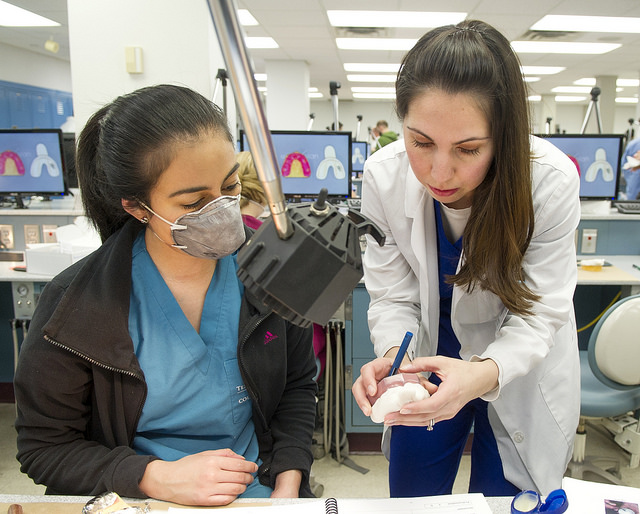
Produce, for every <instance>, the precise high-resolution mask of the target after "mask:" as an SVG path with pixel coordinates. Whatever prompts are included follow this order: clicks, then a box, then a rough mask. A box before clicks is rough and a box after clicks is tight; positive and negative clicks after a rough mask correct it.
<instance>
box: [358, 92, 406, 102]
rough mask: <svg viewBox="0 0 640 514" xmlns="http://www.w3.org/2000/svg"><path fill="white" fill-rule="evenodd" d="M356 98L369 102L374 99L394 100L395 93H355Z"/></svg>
mask: <svg viewBox="0 0 640 514" xmlns="http://www.w3.org/2000/svg"><path fill="white" fill-rule="evenodd" d="M353 97H354V98H364V99H368V100H374V99H391V100H392V99H394V98H395V97H396V94H395V93H353Z"/></svg>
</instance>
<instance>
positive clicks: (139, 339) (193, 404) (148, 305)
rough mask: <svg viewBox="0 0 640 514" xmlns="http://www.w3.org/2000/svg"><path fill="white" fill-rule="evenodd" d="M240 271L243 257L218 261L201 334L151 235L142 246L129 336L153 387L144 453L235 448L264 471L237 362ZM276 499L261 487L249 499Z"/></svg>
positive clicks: (143, 428) (145, 415)
mask: <svg viewBox="0 0 640 514" xmlns="http://www.w3.org/2000/svg"><path fill="white" fill-rule="evenodd" d="M236 271H237V262H236V256H235V255H230V256H228V257H225V258H223V259H220V260H218V263H217V265H216V270H215V273H214V274H213V278H212V280H211V283H210V284H209V289H208V290H207V294H206V297H205V302H204V308H203V312H202V320H201V322H200V333H198V332H197V331H196V330H195V329H194V328H193V326H192V325H191V323H190V322H189V320H188V319H187V317H186V316H185V315H184V313H183V312H182V309H181V308H180V305H179V304H178V302H177V301H176V299H175V298H174V296H173V294H172V293H171V290H170V289H169V287H168V286H167V284H166V283H165V281H164V279H163V278H162V275H160V272H159V271H158V269H157V268H156V266H155V264H154V262H153V260H152V259H151V257H150V255H149V254H148V253H147V250H146V245H145V240H144V231H143V232H142V233H141V234H140V235H139V236H138V238H137V239H136V241H135V242H134V246H133V263H132V271H131V278H132V287H131V306H130V310H129V332H130V334H131V338H132V340H133V345H134V351H135V353H136V356H137V357H138V360H139V362H140V366H141V367H142V370H143V371H144V375H145V380H146V382H147V386H148V394H147V398H146V401H145V404H144V407H143V410H142V415H141V417H140V421H139V423H138V429H137V433H136V436H135V439H134V442H133V448H134V449H135V450H136V452H137V453H139V454H144V455H155V456H157V457H159V458H160V459H162V460H166V461H174V460H178V459H180V458H182V457H185V456H187V455H192V454H194V453H199V452H202V451H205V450H217V449H223V448H230V449H231V450H233V451H234V452H236V453H238V454H239V455H243V456H244V457H245V458H246V459H247V460H250V461H253V462H256V463H258V464H260V462H259V459H258V441H257V438H256V434H255V428H254V424H253V420H252V417H251V415H252V408H251V398H250V397H249V394H248V393H247V391H246V387H245V385H244V383H243V381H242V377H241V375H240V370H239V368H238V360H237V348H238V319H239V316H240V302H241V299H242V294H243V287H242V283H241V282H240V281H239V280H238V278H237V276H236ZM270 494H271V489H269V488H266V487H264V486H261V485H260V484H259V483H258V481H257V480H254V482H253V483H252V484H251V485H250V486H249V487H248V488H247V491H246V492H245V493H244V495H243V496H245V497H247V496H249V497H250V496H255V497H268V496H269V495H270Z"/></svg>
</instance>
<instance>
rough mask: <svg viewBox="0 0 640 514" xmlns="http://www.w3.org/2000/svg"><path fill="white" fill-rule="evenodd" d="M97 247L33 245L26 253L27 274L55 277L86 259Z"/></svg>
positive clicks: (55, 244) (56, 244)
mask: <svg viewBox="0 0 640 514" xmlns="http://www.w3.org/2000/svg"><path fill="white" fill-rule="evenodd" d="M94 250H95V247H86V246H73V245H65V248H64V249H63V247H62V245H60V244H58V243H53V244H32V245H29V248H27V249H26V251H25V261H26V264H27V273H35V274H38V275H49V276H55V275H57V274H58V273H60V272H61V271H62V270H64V269H65V268H68V267H69V266H71V264H73V263H74V262H77V261H79V260H80V259H82V258H83V257H86V256H87V255H89V254H90V253H91V252H93V251H94Z"/></svg>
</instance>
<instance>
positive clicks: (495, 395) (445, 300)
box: [352, 20, 580, 496]
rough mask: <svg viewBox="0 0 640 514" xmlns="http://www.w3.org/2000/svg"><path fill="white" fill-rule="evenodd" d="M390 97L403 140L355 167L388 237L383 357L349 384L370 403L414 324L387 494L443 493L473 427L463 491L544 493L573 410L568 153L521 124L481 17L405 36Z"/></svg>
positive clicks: (383, 256)
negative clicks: (406, 47)
mask: <svg viewBox="0 0 640 514" xmlns="http://www.w3.org/2000/svg"><path fill="white" fill-rule="evenodd" d="M396 111H397V113H398V116H399V118H400V120H402V126H403V135H404V137H403V139H402V140H400V141H397V142H395V143H391V144H390V145H387V146H385V147H384V148H382V149H381V150H379V151H378V152H376V153H375V154H374V155H373V156H372V157H370V158H369V159H367V162H366V164H365V172H364V174H363V177H364V178H363V181H364V182H363V192H362V213H363V214H364V215H365V216H367V217H369V218H370V219H371V220H372V221H373V222H375V223H376V224H377V225H378V226H379V227H380V228H381V229H382V230H383V232H384V233H385V236H386V244H385V245H384V246H383V247H379V246H378V245H375V244H373V243H370V244H369V245H368V246H367V251H366V252H365V254H364V261H363V264H364V282H365V285H366V287H367V290H368V292H369V295H370V297H371V302H370V305H369V310H368V320H369V328H370V335H371V341H372V342H373V344H374V349H375V353H376V355H378V358H377V359H375V360H373V361H372V362H370V363H367V364H365V365H364V366H363V367H362V369H361V375H360V377H359V378H358V379H357V380H356V382H355V383H354V385H353V388H352V393H353V395H354V398H355V399H356V401H357V403H358V405H359V406H360V409H361V410H362V411H363V413H364V414H365V415H369V414H370V412H371V404H370V401H369V399H368V396H367V395H370V396H373V395H374V394H375V393H376V391H377V387H378V385H377V384H378V381H379V380H381V379H382V378H383V377H386V376H387V375H388V374H389V370H390V368H391V364H392V360H393V358H394V357H395V356H396V354H397V352H398V347H399V345H400V342H401V341H402V340H403V336H404V334H405V332H406V331H410V332H412V333H413V334H415V336H414V338H413V340H412V342H411V344H410V346H409V350H408V352H407V354H406V356H405V358H404V360H403V364H402V366H401V368H400V371H401V372H406V373H418V374H420V377H421V380H422V383H423V386H424V387H425V388H426V389H427V390H428V392H429V393H430V397H428V398H426V399H423V400H420V401H416V402H410V403H408V404H405V405H404V406H403V407H402V408H401V409H400V410H399V411H397V412H389V413H387V414H386V417H385V419H384V423H385V425H386V429H387V430H385V434H384V436H385V437H384V444H383V449H384V451H385V454H386V455H387V456H388V458H389V461H390V462H389V485H390V492H391V495H392V496H429V495H439V494H450V493H451V491H452V487H453V483H454V480H455V478H456V474H457V472H458V467H459V464H460V458H461V456H462V454H463V451H464V449H465V445H466V443H467V439H468V437H469V434H470V431H471V428H472V427H473V442H472V448H471V476H470V482H469V491H470V492H481V493H483V494H485V495H486V496H514V495H515V494H516V493H518V492H520V491H521V490H523V489H532V490H536V491H538V492H539V493H540V494H541V495H547V494H548V493H549V492H551V491H552V490H553V489H557V488H560V487H561V486H562V477H563V475H564V473H565V471H566V467H567V463H568V462H569V460H570V458H571V455H572V450H573V440H574V437H575V432H576V429H577V426H578V420H579V417H580V361H579V356H578V341H577V333H576V323H575V314H574V307H573V294H574V290H575V286H576V281H577V267H576V248H575V243H574V239H575V231H576V228H577V226H578V223H579V221H580V199H579V177H578V174H577V173H576V170H575V166H574V165H573V163H572V162H571V160H570V159H569V158H568V157H567V156H566V155H565V154H563V153H562V152H560V151H559V150H558V149H557V148H556V147H554V146H553V145H552V144H551V143H549V142H548V141H545V140H542V139H539V138H536V137H533V136H530V125H529V117H528V116H529V113H528V107H527V90H526V87H525V83H524V81H523V77H522V72H521V69H520V63H519V61H518V58H517V57H516V55H515V53H514V52H513V49H512V48H511V46H510V44H509V41H508V40H507V39H506V38H505V37H504V36H503V35H502V34H501V33H500V32H498V31H497V30H496V29H494V28H493V27H491V26H490V25H488V24H486V23H483V22H481V21H475V20H466V21H463V22H461V23H460V24H458V25H456V26H446V27H440V28H437V29H434V30H432V31H430V32H428V33H427V34H425V35H424V36H423V37H422V38H421V39H420V40H419V41H418V42H417V43H416V45H415V46H414V47H413V49H411V50H410V51H409V52H408V54H407V55H406V56H405V58H404V59H403V62H402V67H401V69H400V72H399V73H398V77H397V80H396ZM368 237H369V236H368ZM427 377H428V378H427Z"/></svg>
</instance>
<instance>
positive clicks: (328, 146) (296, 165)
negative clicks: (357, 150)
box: [241, 130, 351, 202]
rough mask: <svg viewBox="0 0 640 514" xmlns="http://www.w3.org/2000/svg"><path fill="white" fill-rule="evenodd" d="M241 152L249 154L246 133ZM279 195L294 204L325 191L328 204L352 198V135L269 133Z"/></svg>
mask: <svg viewBox="0 0 640 514" xmlns="http://www.w3.org/2000/svg"><path fill="white" fill-rule="evenodd" d="M241 141H242V150H247V151H250V150H251V149H250V148H249V141H248V139H247V135H246V133H244V132H242V133H241ZM271 141H272V142H273V147H274V150H275V153H276V160H277V162H278V168H279V170H278V171H279V172H280V183H281V185H282V192H283V193H284V196H285V198H286V199H287V200H289V201H293V202H301V201H313V200H314V199H315V198H317V196H318V194H319V193H320V190H321V189H322V188H326V189H327V191H328V198H329V200H330V201H333V202H336V201H340V200H346V199H347V198H349V197H350V196H351V173H350V169H351V166H350V163H351V133H350V132H320V131H318V132H315V131H299V130H272V131H271Z"/></svg>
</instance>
